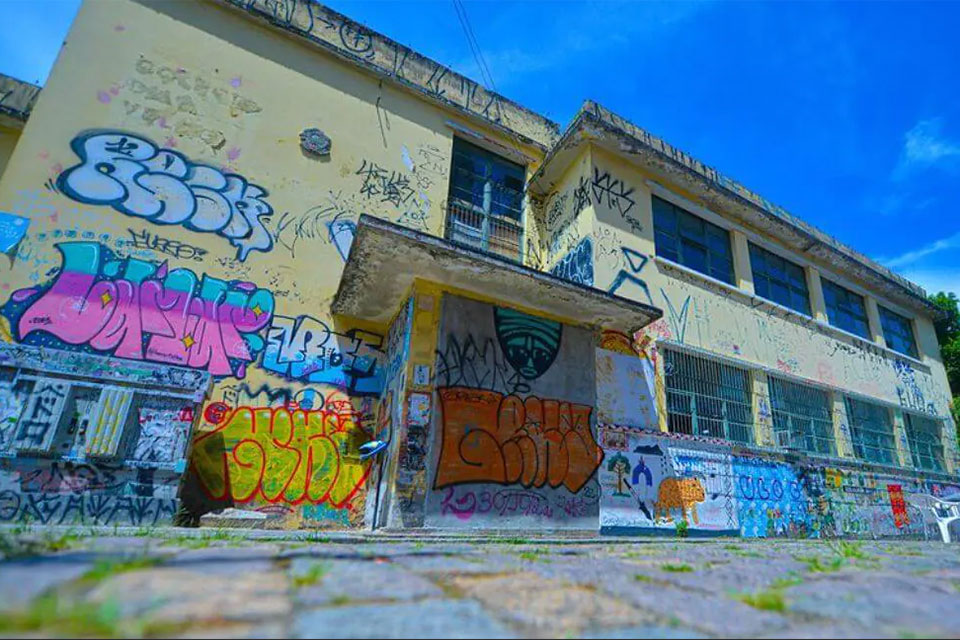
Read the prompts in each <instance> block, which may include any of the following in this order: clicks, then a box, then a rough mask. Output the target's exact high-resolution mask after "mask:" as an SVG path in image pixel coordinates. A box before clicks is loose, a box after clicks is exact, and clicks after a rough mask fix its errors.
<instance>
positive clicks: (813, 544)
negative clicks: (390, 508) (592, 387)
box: [0, 530, 960, 638]
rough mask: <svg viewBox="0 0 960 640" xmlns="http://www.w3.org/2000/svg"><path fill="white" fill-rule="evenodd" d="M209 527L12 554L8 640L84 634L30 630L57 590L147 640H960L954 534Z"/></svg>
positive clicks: (4, 574)
mask: <svg viewBox="0 0 960 640" xmlns="http://www.w3.org/2000/svg"><path fill="white" fill-rule="evenodd" d="M206 533H207V535H204V536H197V535H179V534H178V535H176V536H171V535H169V532H164V534H163V535H156V536H154V535H150V534H149V532H147V533H146V534H145V533H144V532H143V531H139V530H138V531H137V532H136V535H131V536H128V537H125V536H123V535H113V534H112V533H111V534H110V535H109V536H107V535H103V536H100V537H93V538H82V537H81V538H79V539H71V541H70V543H69V545H70V547H69V548H68V549H66V550H60V551H56V549H59V548H60V545H58V546H57V547H50V549H49V551H48V552H44V551H42V549H41V551H39V552H38V551H37V550H36V547H35V546H29V545H27V546H23V545H21V548H23V549H28V548H29V549H30V553H42V555H40V556H34V557H13V554H12V556H11V558H7V559H5V560H3V561H0V609H3V610H4V616H0V637H19V636H20V635H24V634H25V633H28V632H29V633H30V634H32V635H33V636H34V637H50V636H58V635H60V636H62V635H71V634H74V635H76V634H77V632H76V629H74V628H73V627H71V628H70V629H69V630H67V631H65V630H64V629H63V628H59V627H57V624H59V623H60V618H59V617H58V612H60V609H56V610H51V609H46V610H43V613H42V615H43V616H47V617H48V618H49V620H48V623H45V626H44V627H43V628H42V629H40V630H36V629H34V628H33V627H32V626H31V627H29V628H28V627H22V626H20V627H18V626H17V625H18V624H20V625H22V624H25V623H24V622H23V621H24V620H28V619H29V618H30V616H26V615H25V613H24V612H27V611H29V610H31V608H33V607H35V606H39V605H40V603H42V602H44V601H45V598H46V596H51V597H52V596H56V597H57V598H59V601H60V602H61V604H63V603H65V606H66V605H69V606H67V609H66V610H67V611H73V612H74V613H73V614H71V615H73V616H74V618H76V617H77V616H78V615H80V616H81V617H82V616H83V615H86V614H85V613H83V612H97V611H103V610H104V607H108V608H109V609H110V610H111V611H115V612H116V614H117V615H118V616H119V617H118V618H117V622H116V624H120V625H124V624H125V625H126V626H120V627H118V632H117V634H116V635H123V634H121V633H120V632H119V630H120V629H126V630H127V632H126V635H133V636H137V635H143V634H144V633H145V634H147V635H150V634H153V635H159V636H164V637H166V636H171V637H181V638H212V637H227V638H255V637H267V638H280V637H291V636H294V637H324V638H335V637H346V638H361V637H362V638H366V637H371V636H372V637H391V638H414V637H534V638H539V637H569V638H577V637H580V638H600V637H615V638H629V637H651V638H677V637H744V636H757V637H784V638H801V637H839V638H862V637H895V638H900V637H913V636H928V635H929V636H934V637H958V636H960V606H958V605H960V545H945V544H942V543H939V542H886V541H877V542H873V541H868V542H857V543H851V544H845V545H841V544H839V543H836V542H819V541H783V540H770V541H764V540H719V541H697V542H695V543H694V542H684V541H673V540H657V541H654V542H646V543H644V544H638V543H637V542H636V541H630V542H624V543H622V544H621V543H618V542H614V541H610V540H600V541H597V540H594V541H583V540H578V541H575V542H574V543H572V544H551V543H547V542H544V541H532V542H531V541H528V540H519V539H517V538H512V539H511V540H510V541H507V542H504V541H500V542H493V541H490V540H486V541H484V542H482V543H478V542H470V541H467V540H463V539H454V540H448V539H444V540H438V541H437V542H424V541H423V540H416V541H411V540H396V541H385V540H383V539H373V541H371V542H367V543H364V542H362V540H364V539H368V540H369V539H370V538H364V537H363V536H362V535H356V534H355V535H354V537H355V539H356V540H361V542H354V541H348V539H346V538H344V537H337V536H334V537H331V538H330V539H327V537H326V536H325V534H315V533H314V534H312V535H310V536H304V537H303V538H302V539H272V538H264V537H263V536H262V535H261V534H260V533H258V532H251V534H252V535H251V536H250V537H249V539H248V538H245V537H240V536H237V535H234V534H229V535H228V534H224V533H223V532H216V533H215V534H211V533H210V532H206ZM3 535H6V536H9V535H10V534H9V533H8V532H3ZM37 539H42V536H39V537H38V536H36V535H35V537H34V540H37ZM9 548H16V545H13V547H9ZM21 555H22V554H21ZM91 569H95V570H94V571H92V572H91ZM77 612H80V613H79V614H78V613H77ZM31 615H33V616H36V615H37V614H36V613H33V614H31ZM63 615H66V614H63ZM90 615H93V614H90ZM18 621H19V622H18ZM80 623H82V620H80V621H78V620H76V619H74V620H73V621H72V624H74V625H76V624H80ZM31 624H32V623H31ZM131 625H133V626H131ZM137 625H140V626H137ZM79 635H83V634H82V633H80V634H79ZM93 635H97V634H93Z"/></svg>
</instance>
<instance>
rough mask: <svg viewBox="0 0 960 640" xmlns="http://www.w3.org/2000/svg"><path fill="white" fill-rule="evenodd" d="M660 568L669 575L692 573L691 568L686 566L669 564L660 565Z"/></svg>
mask: <svg viewBox="0 0 960 640" xmlns="http://www.w3.org/2000/svg"><path fill="white" fill-rule="evenodd" d="M660 568H661V569H662V570H664V571H669V572H670V573H691V572H692V571H693V567H691V566H690V565H688V564H671V563H669V562H667V563H665V564H662V565H660Z"/></svg>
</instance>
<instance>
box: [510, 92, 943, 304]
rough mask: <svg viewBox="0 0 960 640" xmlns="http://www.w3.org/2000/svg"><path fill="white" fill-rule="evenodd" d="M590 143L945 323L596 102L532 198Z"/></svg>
mask: <svg viewBox="0 0 960 640" xmlns="http://www.w3.org/2000/svg"><path fill="white" fill-rule="evenodd" d="M588 143H591V144H593V145H595V146H597V147H599V148H601V149H605V150H606V151H609V152H610V153H612V154H614V155H617V156H618V157H620V158H624V159H625V161H627V162H629V163H631V164H634V165H635V166H636V167H638V168H639V169H641V170H642V171H643V172H645V173H646V174H648V175H651V176H652V178H653V179H654V181H655V182H662V183H663V186H664V187H669V186H670V185H675V186H677V187H680V188H681V189H683V190H685V191H687V192H688V193H691V194H693V195H694V196H696V197H697V198H698V199H699V200H700V201H701V202H702V203H703V205H704V206H706V207H707V208H708V209H711V210H714V211H716V212H718V213H723V214H726V215H727V216H729V217H730V218H732V219H733V220H737V221H740V222H742V223H744V224H746V225H747V226H749V227H752V228H754V229H757V230H759V231H762V232H763V233H764V234H766V235H770V236H772V237H775V238H777V239H778V240H779V241H780V242H782V243H783V244H784V245H785V246H787V247H789V248H791V249H793V250H794V251H796V252H797V253H800V254H806V255H808V256H811V257H813V258H815V259H817V260H819V261H820V262H822V263H826V264H827V265H830V266H831V267H833V268H834V269H836V270H837V271H838V272H839V273H841V274H844V275H847V276H851V277H852V278H853V279H856V280H860V281H862V282H864V283H866V284H867V285H868V286H869V287H870V288H873V289H875V290H876V291H878V292H882V293H883V294H884V295H885V296H886V297H888V298H889V299H891V300H893V301H895V302H899V303H900V304H902V305H903V306H905V307H907V308H912V309H914V310H918V311H921V312H923V313H925V314H928V315H931V316H933V317H935V318H936V317H939V316H940V315H941V311H940V310H939V309H938V308H937V307H936V306H935V305H933V304H932V303H931V302H930V301H928V300H927V298H926V293H925V292H924V290H923V289H922V288H921V287H919V286H918V285H916V284H914V283H912V282H910V281H909V280H907V279H906V278H904V277H902V276H900V275H898V274H896V273H894V272H893V271H891V270H890V269H888V268H886V267H884V266H882V265H880V264H878V263H876V262H875V261H873V260H871V259H870V258H868V257H867V256H865V255H863V254H862V253H860V252H858V251H856V250H854V249H852V248H851V247H848V246H846V245H844V244H843V243H841V242H839V241H838V240H836V239H835V238H832V237H831V236H829V235H828V234H826V233H824V232H823V231H821V230H819V229H817V228H816V227H814V226H813V225H811V224H809V223H807V222H804V221H803V220H800V219H799V218H797V217H796V216H793V215H792V214H790V213H789V212H788V211H786V210H785V209H783V208H782V207H779V206H777V205H775V204H773V203H772V202H770V201H769V200H766V199H765V198H763V197H762V196H760V195H758V194H756V193H754V192H753V191H750V190H749V189H747V188H746V187H744V186H743V185H741V184H740V183H738V182H736V181H734V180H732V179H730V178H728V177H727V176H725V175H723V174H721V173H720V172H719V171H717V170H716V169H713V168H712V167H708V166H707V165H705V164H703V163H702V162H700V161H699V160H697V159H696V158H694V157H692V156H690V155H689V154H687V153H685V152H683V151H681V150H680V149H677V148H676V147H673V146H671V145H670V144H669V143H667V142H665V141H664V140H663V139H661V138H658V137H656V136H654V135H652V134H650V133H649V132H647V131H645V130H643V129H641V128H640V127H638V126H636V125H634V124H633V123H631V122H629V121H628V120H625V119H624V118H621V117H620V116H618V115H617V114H615V113H613V112H611V111H610V110H608V109H605V108H604V107H602V106H600V105H599V104H597V103H596V102H593V101H591V100H588V101H586V102H584V104H583V106H581V108H580V111H579V112H578V113H577V116H576V117H575V118H574V120H573V122H572V123H571V124H570V126H569V127H567V129H566V130H565V131H564V133H563V135H562V136H561V137H560V140H559V141H557V143H556V144H555V145H554V147H553V148H552V149H551V150H550V151H549V152H548V154H547V156H546V158H545V159H544V162H543V164H542V165H541V167H540V169H539V170H538V171H537V173H536V174H535V175H534V176H533V177H532V178H531V179H530V183H529V187H528V188H529V190H530V191H531V192H532V193H534V194H537V195H546V194H548V193H549V192H550V191H552V190H553V189H554V188H555V187H556V182H557V180H559V179H560V177H561V176H562V175H563V172H564V171H565V170H566V168H567V167H568V166H569V164H570V162H572V161H573V159H575V158H576V156H577V155H578V154H579V152H580V150H581V149H582V147H583V145H585V144H588Z"/></svg>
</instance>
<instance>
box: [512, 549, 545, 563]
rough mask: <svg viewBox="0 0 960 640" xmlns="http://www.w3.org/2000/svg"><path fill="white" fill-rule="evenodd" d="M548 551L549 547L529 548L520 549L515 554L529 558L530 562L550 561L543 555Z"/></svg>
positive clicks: (525, 558)
mask: <svg viewBox="0 0 960 640" xmlns="http://www.w3.org/2000/svg"><path fill="white" fill-rule="evenodd" d="M549 553H550V550H549V549H530V550H529V551H521V552H520V553H518V554H517V555H518V556H520V557H521V558H522V559H524V560H529V561H531V562H550V559H549V558H545V557H544V556H545V555H548V554H549Z"/></svg>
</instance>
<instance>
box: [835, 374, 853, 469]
mask: <svg viewBox="0 0 960 640" xmlns="http://www.w3.org/2000/svg"><path fill="white" fill-rule="evenodd" d="M830 396H831V400H832V401H833V440H834V442H835V443H836V445H837V457H840V458H856V455H855V454H854V451H853V441H852V439H851V435H850V421H849V420H848V419H847V405H846V403H845V402H844V401H843V394H840V393H837V392H836V391H833V392H831V393H830Z"/></svg>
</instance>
